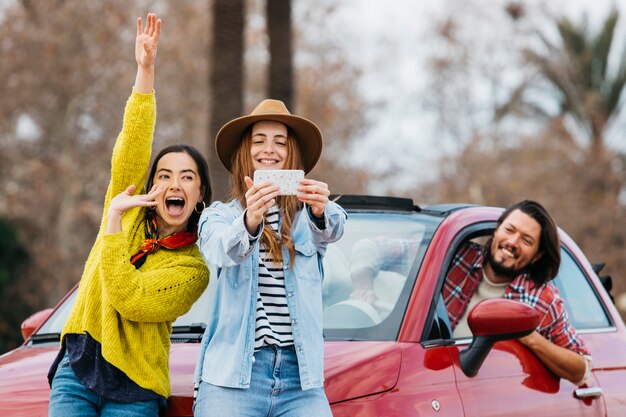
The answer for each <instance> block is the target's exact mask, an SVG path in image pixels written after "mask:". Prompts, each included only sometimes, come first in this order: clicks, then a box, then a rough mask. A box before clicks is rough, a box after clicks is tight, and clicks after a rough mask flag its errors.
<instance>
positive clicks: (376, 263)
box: [37, 213, 441, 340]
mask: <svg viewBox="0 0 626 417" xmlns="http://www.w3.org/2000/svg"><path fill="white" fill-rule="evenodd" d="M440 221H441V219H439V218H434V217H430V216H425V215H419V214H390V213H350V214H349V219H348V221H347V223H346V227H345V233H344V235H343V237H342V238H341V239H340V240H339V241H338V242H336V243H333V244H330V245H328V248H327V251H326V255H325V257H324V261H323V265H324V283H323V287H322V290H323V306H324V335H325V337H326V338H327V339H332V340H346V339H350V340H352V339H363V340H394V339H395V338H396V335H397V333H398V331H399V328H400V324H401V322H402V318H403V316H404V311H405V308H406V303H407V302H408V297H409V295H410V292H411V289H412V288H413V284H414V281H415V277H416V276H417V271H418V269H419V266H420V264H421V261H422V258H423V256H424V253H425V251H426V248H427V247H428V244H429V243H430V239H431V237H432V235H433V233H434V231H435V229H436V228H437V226H438V225H439V223H440ZM215 277H217V274H216V272H215V269H214V268H211V280H210V282H209V286H208V288H207V290H206V291H205V292H204V293H203V294H202V296H201V297H200V298H199V299H198V301H196V303H195V304H194V305H193V307H192V308H191V310H189V311H188V312H187V313H186V314H184V315H183V316H181V317H179V318H178V319H177V320H176V321H175V322H174V332H175V333H176V332H177V330H179V331H181V332H184V333H190V332H191V333H193V332H201V331H202V328H203V325H204V324H205V323H206V318H207V317H208V314H209V312H210V311H211V303H212V300H213V297H214V294H215V284H216V279H215ZM353 282H354V285H353ZM363 282H365V283H366V284H367V283H371V285H369V286H368V287H367V289H364V290H363V291H362V292H361V294H365V295H366V296H356V297H355V296H353V297H351V294H352V293H353V292H354V291H355V290H357V289H359V285H358V284H360V283H363ZM355 295H356V294H355ZM75 296H76V292H74V294H72V295H70V296H69V297H68V298H67V299H66V300H65V301H64V302H63V304H62V305H61V306H59V308H58V309H57V310H56V311H55V312H54V314H53V315H52V316H51V317H50V319H48V321H47V322H46V323H45V324H44V325H43V326H42V327H41V328H40V329H39V330H38V332H37V335H43V334H50V333H60V332H61V330H62V328H63V324H64V323H65V320H66V319H67V316H68V314H69V312H70V309H71V307H72V305H73V303H74V300H75Z"/></svg>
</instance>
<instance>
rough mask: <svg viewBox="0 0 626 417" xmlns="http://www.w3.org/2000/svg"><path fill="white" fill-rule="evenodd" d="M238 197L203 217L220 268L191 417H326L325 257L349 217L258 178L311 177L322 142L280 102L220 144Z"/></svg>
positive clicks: (322, 194)
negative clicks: (272, 174)
mask: <svg viewBox="0 0 626 417" xmlns="http://www.w3.org/2000/svg"><path fill="white" fill-rule="evenodd" d="M215 145H216V149H217V153H218V156H219V158H220V160H221V161H222V163H223V164H224V166H225V167H226V168H227V169H228V170H229V171H230V172H231V174H232V176H233V177H232V179H233V198H232V200H231V201H230V202H228V203H222V202H215V203H214V204H213V205H211V207H210V208H208V209H207V210H205V211H204V212H203V214H202V216H201V217H200V226H199V231H198V233H199V238H198V245H199V246H200V250H201V252H202V255H203V256H204V258H205V259H206V261H207V262H208V263H209V264H212V265H214V266H216V267H217V268H218V275H219V276H218V280H217V289H216V296H215V302H214V304H213V310H212V311H211V314H210V315H209V317H208V323H207V328H206V331H205V333H204V337H203V340H202V347H201V349H200V357H199V359H198V365H197V367H196V373H195V377H194V380H195V386H196V389H197V390H198V392H197V399H196V403H195V404H194V414H195V415H196V416H229V417H232V416H274V415H281V416H304V415H307V416H331V415H332V414H331V412H330V407H329V405H328V400H327V399H326V395H325V394H324V390H323V385H324V365H323V357H324V344H323V342H324V341H323V337H322V278H323V271H322V257H323V256H324V252H325V250H326V246H327V245H328V243H331V242H334V241H336V240H338V239H339V238H340V237H341V235H342V234H343V226H344V223H345V220H346V213H345V212H344V211H343V210H342V209H341V208H340V207H339V206H338V205H337V204H335V203H334V202H332V201H329V200H328V196H329V194H330V192H329V190H328V186H327V185H326V184H325V183H323V182H319V181H315V180H312V179H303V180H301V181H300V184H301V186H300V188H299V189H298V191H299V193H300V194H298V195H297V196H284V195H279V193H278V187H277V186H276V185H274V184H272V183H271V182H264V183H260V184H257V185H255V184H254V183H253V181H252V179H251V177H252V176H253V173H254V171H255V170H267V169H273V170H276V169H302V170H304V171H305V172H307V173H308V172H309V171H310V170H311V169H313V167H314V166H315V164H316V162H317V161H318V159H319V157H320V154H321V151H322V135H321V133H320V130H319V129H318V127H317V126H316V125H315V124H314V123H312V122H310V121H309V120H307V119H305V118H303V117H299V116H296V115H292V114H290V113H289V111H288V110H287V108H286V107H285V105H284V104H283V103H282V102H281V101H278V100H264V101H262V102H261V103H260V104H259V105H258V106H257V107H256V108H255V109H254V110H253V111H252V113H251V114H250V115H247V116H243V117H239V118H237V119H234V120H231V121H230V122H228V123H226V124H225V125H224V126H223V127H222V129H220V131H219V133H218V134H217V138H216V144H215Z"/></svg>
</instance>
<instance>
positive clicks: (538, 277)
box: [497, 200, 561, 285]
mask: <svg viewBox="0 0 626 417" xmlns="http://www.w3.org/2000/svg"><path fill="white" fill-rule="evenodd" d="M515 210H520V211H521V212H522V213H524V214H527V215H528V216H530V217H532V218H533V219H535V221H536V222H537V223H539V226H541V237H540V240H539V252H540V253H541V254H542V255H541V257H540V258H539V259H538V260H537V261H535V262H533V263H531V264H529V265H528V267H527V268H526V270H527V271H528V273H529V274H530V279H531V280H532V281H533V282H535V283H536V284H537V285H543V284H545V283H546V282H548V281H550V280H552V279H554V277H556V275H557V274H558V272H559V267H560V266H561V242H560V240H559V233H558V230H557V227H556V223H555V222H554V220H553V219H552V216H550V213H548V210H546V209H545V208H544V207H543V206H542V205H541V204H539V203H537V202H536V201H532V200H523V201H520V202H519V203H516V204H514V205H512V206H511V207H509V208H507V209H506V210H505V211H504V212H503V213H502V214H501V215H500V217H499V218H498V226H497V227H500V225H501V224H502V223H503V222H504V220H505V219H506V218H507V217H508V216H509V214H511V213H512V212H513V211H515Z"/></svg>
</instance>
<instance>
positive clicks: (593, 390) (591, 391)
mask: <svg viewBox="0 0 626 417" xmlns="http://www.w3.org/2000/svg"><path fill="white" fill-rule="evenodd" d="M602 394H603V392H602V388H600V387H587V388H578V389H576V391H574V396H575V397H576V398H578V399H581V400H582V399H584V398H597V397H599V396H601V395H602Z"/></svg>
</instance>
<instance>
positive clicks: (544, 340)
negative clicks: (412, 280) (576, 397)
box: [443, 200, 591, 385]
mask: <svg viewBox="0 0 626 417" xmlns="http://www.w3.org/2000/svg"><path fill="white" fill-rule="evenodd" d="M560 263H561V255H560V243H559V238H558V232H557V228H556V225H555V223H554V220H553V219H552V218H551V217H550V215H549V214H548V212H547V211H546V209H545V208H544V207H543V206H541V205H540V204H539V203H536V202H534V201H528V200H525V201H522V202H519V203H517V204H515V205H513V206H511V207H509V208H508V209H507V210H506V211H505V212H504V213H502V215H501V216H500V218H499V219H498V222H497V227H496V230H495V231H494V233H493V235H492V236H491V237H490V238H489V240H488V241H487V243H486V244H485V245H484V247H482V246H480V245H478V244H476V243H473V242H468V243H466V244H465V245H464V246H462V247H461V248H460V250H459V252H458V253H457V254H456V255H455V257H454V259H453V262H452V265H451V268H450V271H448V276H447V278H446V282H445V284H444V287H443V297H444V301H445V303H446V307H447V309H448V316H449V318H450V323H451V326H452V329H453V335H454V336H455V337H470V336H471V332H470V330H469V327H468V326H467V316H468V314H469V311H470V310H471V308H472V307H473V306H474V305H476V304H478V302H480V301H482V300H484V299H488V298H495V297H504V298H508V299H511V300H517V301H521V302H523V303H525V304H528V305H530V306H531V307H533V308H535V309H536V310H537V311H539V313H540V314H541V316H542V320H541V322H540V324H539V327H538V328H537V329H536V330H535V331H534V332H533V333H531V334H530V335H528V336H525V337H522V338H520V339H519V341H520V342H521V343H522V344H523V345H525V346H526V347H528V348H529V349H530V350H531V351H533V352H534V353H535V355H536V356H537V357H538V358H539V359H540V360H541V361H542V362H543V363H544V364H545V365H546V366H547V367H548V369H550V370H551V371H552V372H553V373H554V374H555V375H557V376H558V377H561V378H566V379H568V380H570V381H572V382H573V383H575V384H578V385H581V384H583V383H584V382H585V380H586V379H587V377H588V375H589V371H590V369H591V356H590V354H589V351H588V350H587V347H586V346H585V344H584V342H583V341H582V339H581V338H580V336H578V335H577V334H576V331H575V330H574V328H573V327H572V326H571V325H570V324H569V321H568V318H567V312H566V311H565V306H564V304H563V299H562V298H561V297H560V296H559V293H558V291H557V289H556V287H555V286H554V285H553V284H552V283H550V281H551V280H552V279H553V278H554V277H555V276H556V275H557V273H558V271H559V266H560Z"/></svg>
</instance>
